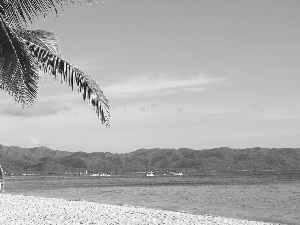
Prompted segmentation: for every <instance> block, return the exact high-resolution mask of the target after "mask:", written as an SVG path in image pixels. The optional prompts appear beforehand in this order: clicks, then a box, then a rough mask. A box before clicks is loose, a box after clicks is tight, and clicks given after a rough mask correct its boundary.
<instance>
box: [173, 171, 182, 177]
mask: <svg viewBox="0 0 300 225" xmlns="http://www.w3.org/2000/svg"><path fill="white" fill-rule="evenodd" d="M173 174H174V176H182V175H183V173H181V172H175V173H173Z"/></svg>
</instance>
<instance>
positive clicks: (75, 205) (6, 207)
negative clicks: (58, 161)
mask: <svg viewBox="0 0 300 225" xmlns="http://www.w3.org/2000/svg"><path fill="white" fill-rule="evenodd" d="M0 224H7V225H9V224H14V225H17V224H20V225H21V224H22V225H26V224H53V225H54V224H57V225H58V224H59V225H62V224H74V225H76V224H130V225H133V224H172V225H175V224H180V225H184V224H189V225H191V224H199V225H202V224H203V225H226V224H228V225H267V224H269V225H270V224H271V223H263V222H256V221H247V220H238V219H229V218H222V217H217V216H211V215H193V214H188V213H181V212H171V211H163V210H155V209H147V208H142V207H134V206H116V205H107V204H99V203H93V202H85V201H67V200H63V199H54V198H40V197H32V196H22V195H10V194H0Z"/></svg>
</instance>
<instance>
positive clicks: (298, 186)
mask: <svg viewBox="0 0 300 225" xmlns="http://www.w3.org/2000/svg"><path fill="white" fill-rule="evenodd" d="M284 177H285V179H281V178H283V177H282V176H281V177H280V179H278V176H274V174H272V176H269V175H267V176H260V177H257V176H252V175H251V176H240V175H239V176H212V175H210V176H185V177H163V176H161V177H151V178H146V177H144V176H141V175H139V174H135V175H133V176H121V175H120V176H112V177H88V176H46V177H40V176H38V177H35V176H34V177H30V176H20V177H14V178H7V179H6V193H10V194H23V195H32V196H40V197H51V198H63V199H67V200H81V201H91V202H99V203H107V204H115V205H136V206H144V207H148V208H157V209H164V210H171V211H184V212H190V213H194V214H212V215H219V216H223V217H230V218H240V219H250V220H257V221H265V222H277V223H282V224H300V179H298V178H297V177H296V178H295V177H293V178H292V179H291V178H290V177H291V176H290V175H289V176H284ZM286 178H288V179H286Z"/></svg>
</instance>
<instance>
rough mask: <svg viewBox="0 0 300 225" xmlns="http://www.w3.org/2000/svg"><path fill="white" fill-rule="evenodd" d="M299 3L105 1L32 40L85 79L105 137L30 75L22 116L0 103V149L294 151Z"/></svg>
mask: <svg viewBox="0 0 300 225" xmlns="http://www.w3.org/2000/svg"><path fill="white" fill-rule="evenodd" d="M299 21H300V1H298V0H294V1H292V0H287V1H281V0H264V1H260V0H251V1H250V0H248V1H236V0H215V1H210V0H189V1H182V0H164V1H161V0H152V1H146V0H130V1H122V0H107V1H105V2H104V3H101V2H99V3H97V4H93V5H92V6H80V7H78V8H74V7H73V8H70V9H69V10H68V11H66V12H65V13H64V15H62V16H60V17H57V18H49V19H47V20H45V21H44V20H41V21H39V22H38V23H37V24H36V25H34V26H32V27H30V28H31V29H44V30H50V31H53V32H55V33H56V34H57V36H58V37H59V39H60V47H61V51H62V55H63V58H64V59H66V60H67V61H69V62H71V63H72V64H75V65H76V66H78V67H80V68H81V69H82V70H84V71H85V72H86V73H88V74H89V75H90V76H92V77H93V78H94V79H95V80H97V82H98V83H99V84H100V85H101V87H102V88H103V91H104V93H105V95H106V97H107V98H108V100H109V103H110V106H111V109H112V111H111V118H112V119H111V128H106V127H105V126H104V125H102V124H101V121H100V120H99V119H98V118H97V116H96V113H95V112H94V110H93V108H92V107H91V106H89V105H88V103H85V102H84V101H83V100H82V99H81V97H80V95H79V94H78V93H77V92H76V91H74V92H72V91H71V90H70V88H69V87H67V86H65V85H62V84H60V81H55V80H54V79H53V78H51V77H49V76H45V75H42V74H41V77H40V84H39V97H38V100H37V101H36V103H35V105H34V106H33V107H32V108H30V109H23V108H22V107H21V106H19V105H18V104H17V103H15V102H13V101H12V98H11V97H10V96H9V95H8V94H6V93H5V92H3V91H2V92H0V143H2V144H4V145H9V146H20V147H35V146H47V147H49V148H52V149H56V150H65V151H71V152H76V151H85V152H112V153H126V152H132V151H135V150H138V149H141V148H175V149H178V148H192V149H197V150H201V149H210V148H217V147H231V148H248V147H249V148H250V147H257V146H259V147H266V148H273V147H274V148H282V147H292V148H299V147H300V138H299V136H300V88H299V86H300V63H299V59H300V42H299V37H300V24H299Z"/></svg>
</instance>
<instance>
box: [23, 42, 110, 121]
mask: <svg viewBox="0 0 300 225" xmlns="http://www.w3.org/2000/svg"><path fill="white" fill-rule="evenodd" d="M23 43H24V44H25V45H27V47H28V50H29V51H30V52H31V53H32V55H33V56H34V57H35V59H36V60H37V62H38V67H39V70H40V71H42V72H43V73H45V74H49V75H52V76H54V77H55V78H56V79H57V77H58V76H59V75H60V78H61V82H65V83H66V84H67V85H68V86H70V87H71V88H72V90H73V89H74V85H77V87H78V92H80V93H82V97H83V100H88V101H89V103H90V104H91V105H92V106H93V107H94V109H95V110H96V113H97V115H98V117H99V118H100V119H101V121H102V123H105V124H106V126H108V127H109V126H110V107H109V104H108V100H107V99H106V97H105V95H104V93H103V91H102V90H101V87H100V86H99V84H97V82H96V81H95V80H94V79H93V78H91V77H90V76H89V75H87V74H86V73H85V72H83V71H82V70H81V69H79V68H78V67H76V66H74V65H72V64H70V63H69V62H67V61H65V60H64V59H62V58H61V57H60V56H58V55H56V54H53V53H51V52H50V51H49V50H47V49H44V48H43V47H41V46H39V45H37V44H35V43H33V42H30V41H28V40H26V39H23Z"/></svg>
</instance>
